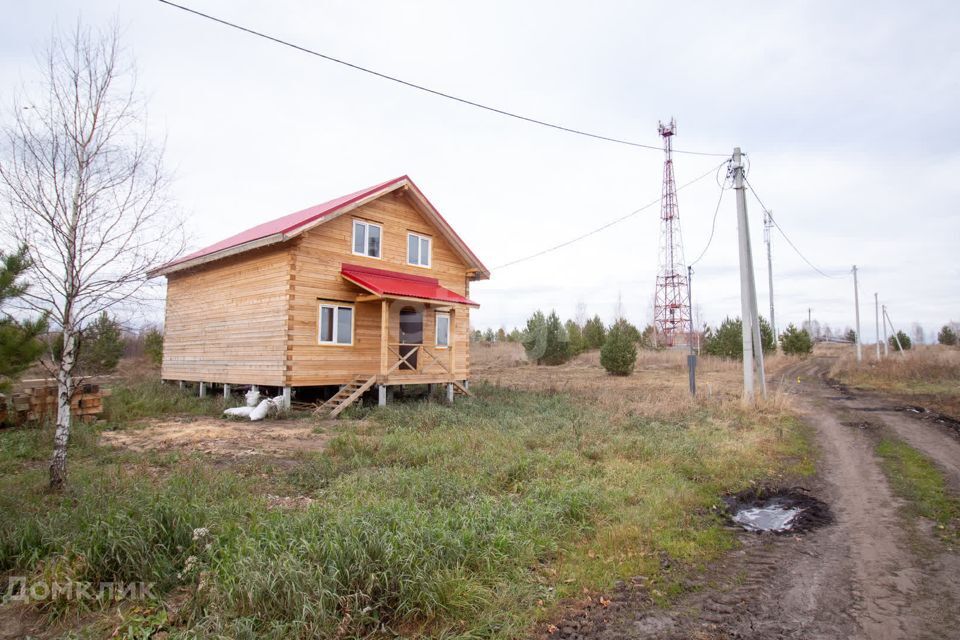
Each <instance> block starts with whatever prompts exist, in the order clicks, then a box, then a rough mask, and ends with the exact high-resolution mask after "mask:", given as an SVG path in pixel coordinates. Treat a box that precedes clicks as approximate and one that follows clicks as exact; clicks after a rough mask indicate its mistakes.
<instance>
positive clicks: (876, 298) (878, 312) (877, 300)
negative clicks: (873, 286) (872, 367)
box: [873, 293, 880, 362]
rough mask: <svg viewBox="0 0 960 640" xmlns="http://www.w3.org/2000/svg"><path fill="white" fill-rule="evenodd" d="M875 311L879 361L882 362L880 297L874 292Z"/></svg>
mask: <svg viewBox="0 0 960 640" xmlns="http://www.w3.org/2000/svg"><path fill="white" fill-rule="evenodd" d="M873 312H874V314H876V316H877V317H876V320H877V362H880V298H878V297H877V294H876V293H874V294H873Z"/></svg>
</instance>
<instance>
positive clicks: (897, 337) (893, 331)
mask: <svg viewBox="0 0 960 640" xmlns="http://www.w3.org/2000/svg"><path fill="white" fill-rule="evenodd" d="M883 316H884V318H886V320H887V322H888V323H889V324H890V335H892V336H893V339H894V341H895V342H896V343H897V349H899V351H900V355H901V356H902V355H903V345H902V344H900V336H898V335H897V330H896V329H894V328H893V320H891V319H890V314H889V313H887V306H886V305H884V306H883Z"/></svg>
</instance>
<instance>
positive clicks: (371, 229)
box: [353, 220, 383, 258]
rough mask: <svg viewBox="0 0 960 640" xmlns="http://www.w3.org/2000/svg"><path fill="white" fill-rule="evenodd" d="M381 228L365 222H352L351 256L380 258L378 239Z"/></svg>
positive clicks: (381, 233) (380, 235)
mask: <svg viewBox="0 0 960 640" xmlns="http://www.w3.org/2000/svg"><path fill="white" fill-rule="evenodd" d="M382 236H383V227H381V226H380V225H378V224H374V223H372V222H367V221H365V220H354V221H353V255H356V256H367V257H370V258H379V257H380V238H381V237H382Z"/></svg>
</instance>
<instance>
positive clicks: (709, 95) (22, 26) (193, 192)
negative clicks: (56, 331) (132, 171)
mask: <svg viewBox="0 0 960 640" xmlns="http://www.w3.org/2000/svg"><path fill="white" fill-rule="evenodd" d="M182 2H183V3H184V4H188V5H190V6H192V7H194V8H196V9H198V10H201V11H204V12H207V13H212V14H215V15H218V16H220V17H223V18H224V19H228V20H231V21H234V22H238V23H241V24H244V25H247V26H250V27H253V28H256V29H258V30H261V31H265V32H268V33H270V34H273V35H276V36H277V37H281V38H284V39H287V40H291V41H293V42H296V43H298V44H301V45H303V46H306V47H310V48H313V49H316V50H319V51H322V52H325V53H328V54H330V55H333V56H337V57H340V58H343V59H346V60H349V61H351V62H354V63H356V64H360V65H364V66H368V67H372V68H374V69H377V70H380V71H382V72H384V73H388V74H393V75H396V76H400V77H402V78H404V79H407V80H410V81H413V82H417V83H421V84H424V85H428V86H430V87H434V88H437V89H439V90H442V91H446V92H449V93H453V94H456V95H459V96H462V97H465V98H468V99H471V100H475V101H478V102H483V103H487V104H490V105H493V106H497V107H500V108H504V109H508V110H512V111H515V112H519V113H522V114H525V115H529V116H532V117H536V118H539V119H543V120H549V121H551V122H557V123H560V124H563V125H566V126H569V127H575V128H579V129H585V130H589V131H592V132H597V133H600V134H604V135H608V136H612V137H620V138H628V139H631V140H636V141H640V142H644V143H648V144H652V145H659V144H660V139H659V137H658V135H657V122H658V120H666V119H669V118H670V117H671V116H674V117H676V119H677V122H678V135H677V136H676V138H675V146H676V148H678V149H691V150H699V151H709V152H719V153H729V152H730V151H731V150H732V148H733V147H734V146H740V147H741V148H742V149H743V151H744V152H746V153H747V154H748V155H749V158H750V165H751V166H750V174H749V180H750V182H751V183H752V184H753V186H754V187H755V188H756V190H757V192H758V193H759V194H760V196H761V198H763V200H764V202H765V204H766V205H767V206H768V207H770V208H771V209H772V210H773V212H774V216H775V217H776V218H777V220H778V221H779V223H780V225H781V226H782V227H783V229H784V230H785V231H786V233H787V234H788V235H789V236H790V238H791V239H792V240H793V242H794V243H795V244H796V245H797V247H799V249H800V251H802V252H803V253H804V254H805V255H806V256H807V258H808V259H809V260H810V261H811V262H813V263H814V264H815V265H817V266H818V267H819V268H820V269H822V270H823V271H825V272H827V273H829V274H832V275H836V276H837V277H836V278H831V279H828V278H824V277H822V276H820V275H818V274H817V273H815V272H814V271H813V270H812V269H810V268H809V267H808V266H807V265H806V263H804V262H803V260H802V259H801V258H800V257H799V256H798V255H797V254H796V253H794V252H793V250H792V249H791V248H790V247H789V246H788V245H787V243H786V241H785V240H784V238H783V237H782V236H780V235H778V234H776V233H775V234H774V236H773V261H774V278H775V284H774V286H775V288H776V306H777V320H778V321H777V324H778V326H779V327H781V328H782V327H783V326H785V325H786V323H787V322H796V323H799V322H801V321H802V320H803V319H805V318H806V314H807V309H808V308H812V309H813V316H814V318H815V319H818V320H820V321H821V322H827V323H829V324H830V325H831V326H833V327H835V328H842V327H844V326H852V325H853V323H854V306H853V281H852V278H851V277H850V275H849V272H850V267H851V265H853V264H857V265H858V266H859V267H860V274H861V278H860V283H861V305H862V307H861V316H862V322H863V333H864V336H865V339H866V340H872V338H873V334H874V321H873V318H874V309H873V293H874V292H875V291H877V292H879V293H880V298H881V301H882V302H885V303H886V304H887V305H888V307H889V311H890V314H891V316H892V318H893V320H894V321H895V322H896V323H897V324H898V325H900V326H903V328H905V329H908V330H909V327H910V324H911V323H913V322H920V323H922V324H923V325H924V326H925V327H926V329H927V330H928V332H929V331H931V330H934V329H935V328H936V327H939V326H940V325H942V324H943V323H944V322H946V321H948V320H960V300H958V294H960V266H958V260H957V250H958V245H960V215H958V207H960V205H958V202H960V180H958V178H957V176H958V174H960V115H958V114H960V37H958V33H960V5H958V4H957V3H956V2H912V3H903V2H870V3H865V2H861V3H853V2H844V3H838V2H790V3H769V2H765V3H760V2H757V3H740V4H736V5H730V4H723V3H717V2H687V3H676V2H673V3H667V2H664V3H643V2H590V3H586V2H581V3H572V2H557V1H556V0H550V1H546V0H544V1H542V2H522V3H521V2H516V1H508V0H503V1H491V0H484V2H474V3H466V2H440V1H438V2H388V1H383V2H362V1H356V0H355V1H347V0H341V1H337V2H330V1H312V2H307V1H306V0H303V1H299V2H297V1H293V0H277V1H274V2H269V3H266V2H253V1H238V0H182ZM2 5H3V15H4V20H3V22H2V24H0V55H2V64H0V99H2V101H3V103H4V106H6V105H8V104H9V103H10V101H11V100H10V99H11V96H12V93H13V92H14V91H15V90H17V88H18V87H19V86H20V85H21V84H22V83H26V84H27V85H28V87H29V85H30V83H31V82H33V81H35V79H36V71H35V54H36V53H37V51H38V50H39V49H41V48H42V47H43V45H44V43H45V41H46V40H47V39H48V37H49V34H50V32H51V30H52V29H53V28H56V25H59V26H60V27H61V28H63V27H66V28H69V27H70V26H71V25H72V24H73V23H74V21H75V20H76V19H77V18H78V17H80V18H81V19H82V20H83V21H84V22H86V23H88V24H91V25H100V24H108V23H109V22H110V21H111V20H112V19H113V18H116V19H117V20H118V21H119V23H120V24H121V26H122V28H123V32H124V44H125V45H126V47H127V49H128V51H129V53H130V54H131V55H132V56H133V57H134V58H135V61H136V64H137V67H138V75H139V88H140V90H141V91H142V92H143V93H144V95H145V96H146V98H147V100H148V103H149V117H150V124H151V127H152V129H153V130H154V131H155V132H156V135H157V136H158V137H164V136H165V137H166V145H167V156H166V160H167V165H168V168H169V170H170V171H171V173H172V174H173V176H174V178H175V181H174V187H173V189H174V192H173V194H172V195H173V196H174V198H175V199H176V200H177V202H178V203H179V205H180V207H182V209H183V210H184V211H185V212H186V214H187V216H188V225H189V229H190V237H191V242H192V248H199V247H201V246H205V245H207V244H210V243H212V242H215V241H217V240H219V239H222V238H223V237H225V236H227V235H232V234H233V233H236V232H237V231H240V230H242V229H244V228H246V227H249V226H253V225H255V224H258V223H260V222H263V221H265V220H267V219H270V218H273V217H278V216H280V215H283V214H286V213H290V212H292V211H296V210H299V209H302V208H304V207H307V206H309V205H312V204H316V203H319V202H323V201H326V200H329V199H331V198H334V197H336V196H339V195H342V194H344V193H347V192H350V191H354V190H357V189H360V188H362V187H365V186H369V185H372V184H375V183H378V182H382V181H384V180H386V179H389V178H392V177H395V176H398V175H402V174H408V175H410V176H411V178H413V180H414V181H415V182H416V183H417V185H418V186H419V187H420V188H421V189H422V190H423V191H424V192H425V193H426V194H427V196H428V197H429V198H430V199H431V200H432V201H433V203H434V204H435V205H436V206H437V208H438V209H439V210H440V211H441V212H442V213H443V214H444V216H445V217H446V218H447V219H448V220H449V221H450V222H451V223H452V225H453V226H454V228H455V229H456V230H457V231H458V232H459V233H460V234H461V236H462V237H463V238H464V239H465V240H466V241H467V243H468V244H469V245H470V246H471V247H472V248H473V250H474V251H475V252H476V253H477V255H478V256H479V257H480V258H481V259H482V260H483V261H484V262H485V263H486V264H487V266H488V267H491V268H493V274H492V277H491V279H490V280H489V281H488V282H482V283H477V284H475V285H474V286H473V288H472V292H471V293H472V297H473V298H474V299H475V300H477V301H478V302H479V303H480V304H481V308H480V309H479V310H478V311H476V312H474V313H473V315H472V320H473V322H474V324H475V325H477V326H479V327H487V326H493V327H497V326H501V325H503V326H506V327H507V328H508V329H509V328H511V327H513V326H515V325H522V323H523V321H524V319H525V318H526V317H527V316H528V315H529V313H530V312H531V311H532V310H534V309H536V308H542V309H544V310H547V309H550V308H555V309H556V310H557V311H558V312H559V313H560V314H561V315H562V316H565V317H570V316H572V315H573V314H574V312H575V308H576V306H577V304H578V303H583V304H585V305H586V308H587V310H588V312H589V313H590V314H591V315H592V314H593V313H598V314H600V316H601V317H603V318H605V319H607V320H609V319H610V318H611V317H612V316H613V314H614V312H615V308H616V304H617V299H618V296H621V297H622V301H623V308H624V310H625V312H626V315H627V316H628V317H629V318H630V319H631V320H633V321H634V322H636V323H637V324H641V325H642V324H646V323H647V322H649V321H650V319H651V318H652V310H651V306H652V297H653V291H654V280H655V275H656V270H657V243H658V239H659V208H658V206H654V207H652V208H650V209H647V210H646V211H645V212H643V213H640V214H638V215H636V216H633V217H631V218H629V219H627V220H626V221H624V222H622V223H619V224H616V225H614V226H612V227H610V228H609V229H606V230H604V231H601V232H600V233H597V234H595V235H593V236H591V237H590V238H588V239H586V240H584V241H581V242H577V243H575V244H572V245H571V246H568V247H566V248H563V249H560V250H557V251H554V252H551V253H548V254H546V255H544V256H541V257H538V258H536V259H533V260H530V261H527V262H524V263H521V264H517V265H515V266H510V267H506V268H503V269H497V268H496V267H497V266H498V265H502V264H504V263H506V262H510V261H511V260H514V259H516V258H519V257H522V256H524V255H528V254H532V253H536V252H537V251H540V250H542V249H545V248H547V247H550V246H553V245H556V244H558V243H561V242H563V241H565V240H568V239H570V238H572V237H576V236H578V235H580V234H582V233H585V232H587V231H590V230H591V229H593V228H595V227H598V226H600V225H602V224H604V223H605V222H607V221H610V220H613V219H616V218H619V217H621V216H623V215H625V214H626V213H629V212H630V211H632V210H634V209H636V208H638V207H640V206H641V205H644V204H646V203H648V202H650V201H651V200H653V199H656V198H657V197H659V194H660V185H661V176H662V162H663V155H662V153H661V152H658V151H655V150H646V149H638V148H631V147H626V146H622V145H616V144H611V143H608V142H602V141H597V140H591V139H587V138H581V137H577V136H573V135H569V134H566V133H562V132H558V131H553V130H549V129H545V128H541V127H536V126H533V125H530V124H527V123H523V122H519V121H516V120H511V119H509V118H504V117H502V116H498V115H496V114H491V113H487V112H483V111H480V110H477V109H474V108H471V107H468V106H464V105H461V104H457V103H453V102H449V101H445V100H442V99H439V98H436V97H433V96H430V95H426V94H423V93H420V92H417V91H415V90H411V89H409V88H406V87H403V86H399V85H395V84H392V83H390V82H386V81H383V80H380V79H377V78H374V77H370V76H367V75H364V74H361V73H358V72H356V71H353V70H350V69H347V68H344V67H342V66H339V65H336V64H332V63H329V62H326V61H323V60H320V59H317V58H314V57H311V56H308V55H305V54H303V53H299V52H296V51H293V50H290V49H287V48H284V47H280V46H278V45H276V44H272V43H270V42H266V41H264V40H260V39H257V38H254V37H251V36H249V35H246V34H243V33H238V32H236V31H231V30H229V29H226V28H224V27H222V26H218V25H216V24H214V23H211V22H209V21H206V20H203V19H200V18H197V17H195V16H191V15H189V14H187V13H185V12H183V11H180V10H178V9H173V8H171V7H168V6H165V5H163V4H161V3H159V2H157V1H156V0H128V1H125V2H117V1H116V0H102V1H101V0H83V1H80V0H47V1H42V0H31V1H30V2H22V1H16V2H14V1H12V0H5V1H4V2H2ZM4 118H6V116H4ZM721 160H722V159H721V158H715V157H708V156H694V155H677V156H676V158H675V168H676V175H677V181H678V183H680V184H682V183H685V182H688V181H690V180H692V179H694V178H696V177H697V176H700V175H702V174H704V173H705V172H707V171H709V170H710V169H711V168H712V167H715V166H716V165H717V164H718V163H719V162H720V161H721ZM718 195H719V187H718V186H717V183H716V181H715V179H714V178H713V177H708V178H706V179H704V180H701V181H699V182H697V183H695V184H693V185H691V186H690V187H688V188H686V189H684V190H682V191H681V192H680V194H679V205H680V219H681V224H682V229H683V240H684V246H685V250H686V255H687V257H688V260H693V258H695V257H696V256H697V255H698V254H699V253H700V252H701V250H702V249H703V247H704V246H705V244H706V241H707V238H708V236H709V234H710V221H711V218H712V216H713V212H714V209H715V207H716V203H717V198H718ZM748 208H749V215H750V224H751V232H752V236H753V246H754V255H755V261H756V274H757V287H758V294H759V297H760V310H761V313H763V314H764V315H766V314H767V313H768V305H769V302H768V300H769V299H768V291H767V284H766V283H767V272H766V261H765V250H764V246H763V233H762V217H761V216H762V211H761V209H760V207H759V205H758V204H757V203H756V201H755V200H753V199H752V197H749V198H748ZM735 216H736V212H735V201H734V192H733V191H727V192H726V193H724V196H723V201H722V206H721V209H720V212H719V216H718V219H717V231H716V236H715V238H714V240H713V243H712V245H711V247H710V249H709V251H708V252H707V254H706V255H705V256H704V258H703V260H702V261H701V262H700V263H699V264H698V265H697V266H696V267H695V270H696V275H695V277H694V282H693V287H694V302H695V304H697V305H700V306H701V307H702V310H703V316H704V318H705V319H706V320H707V321H708V322H710V323H711V324H715V323H717V322H719V321H720V320H722V319H723V317H724V316H726V315H739V310H740V306H739V279H738V272H737V264H738V262H737V244H736V217H735ZM154 313H155V312H154ZM147 315H148V316H149V315H150V313H148V314H147ZM155 317H156V316H155Z"/></svg>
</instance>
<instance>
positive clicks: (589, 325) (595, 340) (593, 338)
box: [583, 316, 607, 349]
mask: <svg viewBox="0 0 960 640" xmlns="http://www.w3.org/2000/svg"><path fill="white" fill-rule="evenodd" d="M606 337H607V330H606V328H605V327H604V326H603V321H602V320H601V319H600V316H593V317H592V318H590V319H589V320H587V321H586V323H585V324H584V325H583V341H584V344H585V345H586V348H587V349H599V348H600V347H602V346H603V341H604V340H605V339H606Z"/></svg>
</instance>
